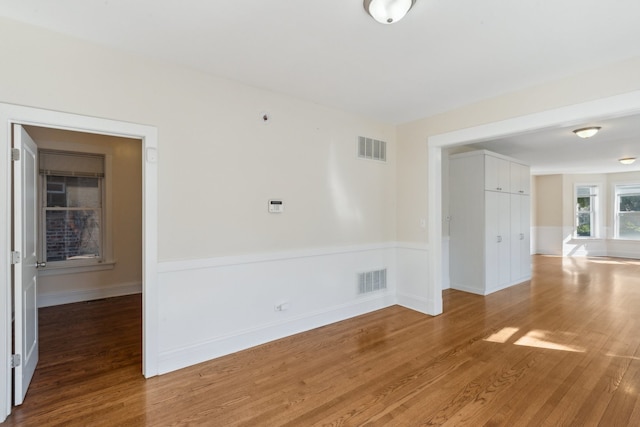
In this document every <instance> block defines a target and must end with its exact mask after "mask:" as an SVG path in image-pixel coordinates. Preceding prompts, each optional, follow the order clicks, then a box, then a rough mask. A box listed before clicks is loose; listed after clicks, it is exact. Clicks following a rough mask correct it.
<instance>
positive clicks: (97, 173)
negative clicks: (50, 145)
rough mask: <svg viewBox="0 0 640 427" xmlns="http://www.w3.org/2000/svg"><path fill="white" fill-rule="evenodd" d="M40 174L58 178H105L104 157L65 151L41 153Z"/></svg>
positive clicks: (41, 151) (44, 151) (45, 151)
mask: <svg viewBox="0 0 640 427" xmlns="http://www.w3.org/2000/svg"><path fill="white" fill-rule="evenodd" d="M39 166H40V173H41V174H44V175H57V176H86V177H104V156H103V155H98V154H86V153H71V152H65V151H47V150H40V151H39Z"/></svg>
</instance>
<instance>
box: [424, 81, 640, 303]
mask: <svg viewBox="0 0 640 427" xmlns="http://www.w3.org/2000/svg"><path fill="white" fill-rule="evenodd" d="M638 113H640V90H636V91H633V92H628V93H624V94H621V95H614V96H610V97H606V98H600V99H596V100H593V101H587V102H583V103H579V104H573V105H568V106H565V107H559V108H554V109H550V110H544V111H541V112H538V113H533V114H527V115H524V116H520V117H514V118H511V119H506V120H501V121H498V122H493V123H487V124H484V125H479V126H473V127H470V128H465V129H460V130H455V131H452V132H447V133H443V134H439V135H433V136H429V137H427V151H428V160H427V162H428V170H427V179H428V181H427V188H428V192H427V206H429V212H428V218H429V221H428V233H429V234H428V236H429V237H428V239H429V249H430V251H429V263H428V266H426V267H427V268H428V278H429V281H428V283H427V286H426V289H427V298H428V300H429V301H430V304H429V313H428V314H431V315H437V314H441V313H442V258H443V254H442V192H443V189H442V149H443V148H448V147H454V146H456V145H465V144H473V143H476V142H480V141H489V140H491V139H497V138H504V137H507V136H515V135H522V134H525V133H530V132H535V131H539V130H543V129H553V128H562V127H568V126H573V125H580V124H582V123H585V122H589V121H598V120H605V119H610V118H615V117H623V116H628V115H632V114H638ZM532 206H533V201H532ZM532 225H533V224H532Z"/></svg>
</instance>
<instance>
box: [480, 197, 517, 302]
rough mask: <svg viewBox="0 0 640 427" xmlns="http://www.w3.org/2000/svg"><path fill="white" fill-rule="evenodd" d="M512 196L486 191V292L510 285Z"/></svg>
mask: <svg viewBox="0 0 640 427" xmlns="http://www.w3.org/2000/svg"><path fill="white" fill-rule="evenodd" d="M509 205H510V194H507V193H500V192H496V191H485V269H486V270H485V292H491V291H493V290H495V289H499V288H501V287H503V286H506V285H508V284H509V282H510V280H511V268H510V263H511V259H510V250H509V248H510V241H509V240H510V239H509V234H510V228H511V227H510V220H511V218H510V209H509Z"/></svg>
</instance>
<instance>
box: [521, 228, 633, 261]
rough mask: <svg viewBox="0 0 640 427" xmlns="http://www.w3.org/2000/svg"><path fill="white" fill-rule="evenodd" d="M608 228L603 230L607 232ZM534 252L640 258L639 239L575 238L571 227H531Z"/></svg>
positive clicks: (568, 255)
mask: <svg viewBox="0 0 640 427" xmlns="http://www.w3.org/2000/svg"><path fill="white" fill-rule="evenodd" d="M608 232H609V230H605V234H607V233H608ZM532 234H535V235H536V246H535V251H534V253H537V254H542V255H562V256H567V257H570V256H610V257H618V258H633V259H640V241H637V240H618V239H584V238H580V239H576V238H574V237H573V228H572V227H533V233H532Z"/></svg>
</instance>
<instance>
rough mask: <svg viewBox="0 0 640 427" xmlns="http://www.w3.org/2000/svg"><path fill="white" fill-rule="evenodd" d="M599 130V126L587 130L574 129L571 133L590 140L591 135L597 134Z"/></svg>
mask: <svg viewBox="0 0 640 427" xmlns="http://www.w3.org/2000/svg"><path fill="white" fill-rule="evenodd" d="M600 129H601V128H600V126H591V127H588V128H581V129H576V130H574V131H573V133H575V134H576V135H578V136H579V137H580V138H591V137H592V136H593V135H595V134H596V133H598V131H599V130H600Z"/></svg>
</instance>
